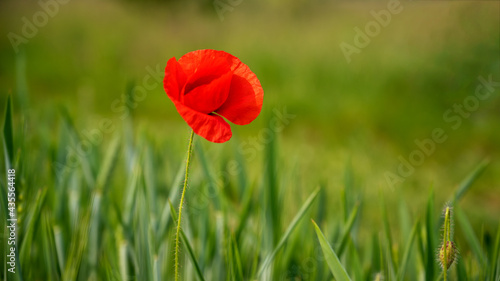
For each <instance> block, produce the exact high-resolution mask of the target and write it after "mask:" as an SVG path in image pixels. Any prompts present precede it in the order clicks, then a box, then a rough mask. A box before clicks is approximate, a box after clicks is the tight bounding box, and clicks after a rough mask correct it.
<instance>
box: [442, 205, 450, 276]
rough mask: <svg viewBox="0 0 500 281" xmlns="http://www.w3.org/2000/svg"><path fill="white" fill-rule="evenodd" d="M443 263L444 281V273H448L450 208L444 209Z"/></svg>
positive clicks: (444, 274)
mask: <svg viewBox="0 0 500 281" xmlns="http://www.w3.org/2000/svg"><path fill="white" fill-rule="evenodd" d="M443 236H444V244H443V245H444V250H443V256H444V262H443V276H444V281H446V273H447V272H448V251H447V249H448V241H449V240H450V207H446V213H445V215H444V235H443Z"/></svg>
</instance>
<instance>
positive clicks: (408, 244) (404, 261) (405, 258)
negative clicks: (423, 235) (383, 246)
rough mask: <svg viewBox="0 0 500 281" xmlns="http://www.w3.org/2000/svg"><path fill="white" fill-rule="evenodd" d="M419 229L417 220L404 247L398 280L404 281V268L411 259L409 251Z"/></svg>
mask: <svg viewBox="0 0 500 281" xmlns="http://www.w3.org/2000/svg"><path fill="white" fill-rule="evenodd" d="M419 229H420V223H419V221H418V220H417V221H416V222H415V224H414V225H413V228H412V230H411V234H410V238H409V239H408V241H407V242H406V245H405V250H404V254H403V259H402V261H401V266H400V267H399V274H398V277H399V278H398V280H404V279H405V273H406V267H407V265H408V260H409V259H410V257H411V250H412V246H413V240H415V236H416V235H417V231H418V230H419Z"/></svg>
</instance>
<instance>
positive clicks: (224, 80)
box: [163, 50, 264, 143]
mask: <svg viewBox="0 0 500 281" xmlns="http://www.w3.org/2000/svg"><path fill="white" fill-rule="evenodd" d="M163 86H164V88H165V92H166V93H167V95H168V97H169V98H170V99H171V100H172V102H173V103H174V105H175V107H176V108H177V111H178V112H179V114H180V115H181V116H182V118H183V119H184V120H185V121H186V122H187V123H188V125H189V127H191V128H192V129H193V130H194V132H195V133H196V134H198V135H200V136H202V137H204V138H205V139H207V140H209V141H211V142H219V143H221V142H226V141H228V140H229V139H230V138H231V136H232V135H233V133H232V132H231V127H230V126H229V124H228V123H227V122H226V120H224V118H226V119H227V120H229V121H231V122H232V123H234V124H237V125H246V124H249V123H250V122H252V121H253V120H254V119H255V118H257V116H258V115H259V113H260V110H261V109H262V102H263V100H264V90H263V89H262V86H261V85H260V82H259V79H257V76H256V75H255V74H254V73H253V72H252V71H251V70H250V68H248V66H246V65H245V64H244V63H242V62H241V61H240V60H239V59H238V58H237V57H235V56H233V55H231V54H229V53H226V52H224V51H216V50H198V51H193V52H190V53H187V54H185V55H184V56H182V57H181V58H180V59H179V61H176V59H175V58H171V59H170V60H168V62H167V67H166V68H165V78H164V79H163ZM222 117H224V118H222Z"/></svg>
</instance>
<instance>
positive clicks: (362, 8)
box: [0, 0, 500, 230]
mask: <svg viewBox="0 0 500 281" xmlns="http://www.w3.org/2000/svg"><path fill="white" fill-rule="evenodd" d="M221 2H222V3H225V4H224V5H229V6H224V7H226V8H228V10H224V11H221V10H219V12H218V11H217V8H216V7H215V6H214V2H211V1H199V2H198V1H167V2H165V3H164V2H160V1H144V2H142V1H105V0H101V1H97V0H91V1H71V0H70V1H68V3H66V4H61V5H60V6H58V11H57V12H56V13H55V15H54V16H53V17H49V19H48V21H47V24H45V25H43V26H39V27H37V29H38V30H37V31H36V32H35V33H36V34H35V35H34V36H33V38H29V39H27V42H25V43H22V44H20V46H19V48H20V51H19V52H17V53H16V52H15V51H14V48H13V46H12V44H11V43H10V42H9V37H8V34H9V33H10V32H13V33H15V34H18V35H22V33H23V32H22V28H23V25H24V24H25V23H24V22H23V17H26V18H27V19H28V20H29V21H32V18H33V15H34V14H35V13H37V12H38V11H40V10H41V7H40V6H39V4H37V2H36V1H2V2H0V34H2V36H3V37H2V40H1V41H0V60H1V65H0V93H1V99H0V106H1V108H4V106H5V102H6V100H7V95H8V94H9V93H11V94H13V98H14V107H15V109H14V113H15V115H14V116H15V119H16V120H18V121H17V122H18V123H17V124H18V125H19V124H22V123H21V121H20V119H21V117H20V114H19V112H21V111H23V110H24V112H26V114H27V115H28V116H29V123H27V126H26V127H25V128H21V127H20V126H17V127H15V130H16V131H17V133H19V132H20V131H21V130H25V131H26V132H27V136H28V138H30V143H32V146H30V147H28V148H26V149H27V150H28V151H33V153H35V152H36V150H38V149H44V148H43V146H40V147H37V146H36V144H37V143H40V142H43V141H42V140H43V139H44V138H48V139H53V140H55V139H57V138H58V132H59V131H58V128H59V126H58V124H59V123H60V116H61V108H66V109H67V110H68V112H69V115H70V116H71V117H72V118H73V119H74V121H75V126H76V128H77V130H78V131H79V132H80V133H82V134H83V132H84V131H92V130H94V129H96V128H99V122H100V121H102V120H103V118H109V119H111V120H112V122H113V124H114V125H116V126H117V128H121V127H122V126H123V120H122V119H121V118H120V117H121V116H122V115H123V114H124V111H123V110H122V109H121V108H120V106H121V105H123V104H124V103H123V102H124V101H123V97H124V94H125V93H126V91H127V85H143V83H144V82H143V79H144V78H145V77H147V76H148V75H150V73H151V71H152V72H154V73H158V74H157V75H156V76H155V77H156V78H158V79H159V80H157V81H156V80H155V79H152V80H151V81H152V83H153V84H154V88H153V89H151V90H148V91H147V95H146V96H145V98H144V99H143V100H141V101H138V102H136V103H133V104H134V105H133V106H132V107H134V108H133V123H134V126H135V127H136V128H137V132H140V133H141V134H145V135H148V136H151V137H152V138H153V139H156V140H157V147H155V149H157V148H158V147H161V146H162V145H169V146H171V148H168V150H169V151H172V153H173V154H175V155H176V156H175V158H174V159H173V160H172V161H181V159H182V155H183V151H184V149H185V146H186V144H187V138H188V133H189V131H188V127H187V125H186V124H185V123H184V121H183V120H182V119H181V117H180V116H179V115H178V114H177V112H176V110H175V108H174V106H173V104H172V103H171V102H170V100H169V99H168V98H167V96H166V95H165V93H164V90H163V87H162V84H161V79H162V73H161V71H162V69H163V68H164V66H165V64H166V62H167V60H168V59H169V58H171V57H176V58H179V57H181V56H182V55H183V54H185V53H187V52H189V51H193V50H196V49H205V48H210V49H218V50H224V51H227V52H229V53H231V54H233V55H235V56H237V57H239V58H240V59H241V60H242V61H243V62H244V63H245V64H247V65H248V66H249V67H250V68H251V69H252V70H253V71H254V72H255V73H256V74H257V76H258V77H259V79H260V81H261V83H262V86H263V88H264V92H265V99H264V108H263V112H262V114H261V116H259V118H258V119H257V120H256V121H255V122H253V123H252V124H250V125H248V126H244V127H239V126H236V125H232V129H233V132H234V133H235V137H234V139H233V140H231V141H230V142H228V143H226V144H222V145H218V144H210V143H208V142H206V141H205V140H202V139H201V138H199V137H198V138H197V141H199V142H201V143H202V145H203V146H204V147H205V148H206V149H207V152H206V154H207V157H208V158H209V159H213V160H214V161H218V159H219V155H221V154H222V155H232V153H233V151H234V148H235V147H236V148H237V147H238V146H239V145H240V144H242V143H251V142H252V140H255V139H259V136H260V137H262V134H263V133H262V132H263V130H265V128H268V127H269V123H268V120H269V119H271V118H273V116H274V115H275V113H273V112H275V111H274V110H276V109H277V110H279V111H282V110H286V112H288V113H289V114H292V115H294V116H295V117H294V118H293V119H291V121H290V123H289V124H287V125H286V126H285V127H284V129H283V131H281V132H279V134H278V141H277V143H278V146H277V147H278V155H279V160H278V163H279V165H278V167H279V169H280V170H281V171H283V170H288V171H292V170H293V171H296V172H297V173H298V175H299V176H300V178H301V182H302V185H305V186H310V187H311V189H312V188H313V187H315V186H317V185H318V184H320V183H321V184H324V185H326V186H328V190H330V191H331V196H336V194H337V192H336V190H339V189H340V188H342V187H343V179H344V177H345V173H346V167H348V166H350V167H352V171H353V173H354V175H355V177H354V178H355V184H354V185H355V186H356V187H357V188H358V189H359V190H361V191H362V194H363V196H364V197H365V198H370V200H369V201H368V204H373V205H376V204H377V202H375V201H377V199H375V198H379V197H378V196H379V195H382V196H383V197H386V198H387V200H386V201H387V202H388V203H389V204H395V203H397V202H396V200H404V202H406V203H407V204H408V206H410V208H413V209H412V210H413V211H415V212H418V209H417V206H422V204H423V202H425V201H426V200H427V195H428V190H429V189H430V187H431V186H433V187H434V189H435V192H436V202H437V204H439V205H442V204H444V202H446V201H447V200H448V199H449V198H451V195H452V192H453V190H455V188H456V185H457V184H458V183H459V182H460V181H461V180H462V179H463V178H464V176H465V175H466V174H467V173H468V172H470V171H471V170H472V169H473V168H474V167H475V166H476V165H477V164H478V163H479V162H481V161H482V160H483V159H486V158H487V159H490V160H491V164H490V166H489V167H488V168H487V170H486V171H485V173H484V174H483V175H482V176H481V178H480V179H479V180H478V181H477V182H476V183H475V186H474V188H473V189H472V190H471V192H470V194H468V196H467V197H466V198H464V201H463V205H462V206H463V207H464V209H467V210H468V212H469V214H470V218H471V221H472V223H473V224H474V225H476V226H478V225H486V226H487V228H488V229H492V230H493V229H495V228H496V224H497V223H498V215H499V214H500V162H499V157H500V146H499V144H500V130H499V124H500V123H499V121H500V86H496V88H495V90H494V92H493V93H492V94H491V96H490V97H489V98H488V99H486V100H484V101H480V103H479V105H478V108H477V110H475V111H474V112H471V114H470V117H468V118H462V123H461V125H460V126H459V127H458V129H456V130H453V129H452V128H451V124H452V123H449V122H448V123H447V122H446V121H445V120H444V119H443V114H444V113H445V112H446V111H447V110H449V109H453V105H454V104H458V103H462V102H463V101H464V99H465V98H467V97H468V96H471V95H473V94H474V92H475V89H476V87H477V85H478V83H479V81H478V77H479V76H482V77H485V78H486V79H488V77H489V76H491V77H492V80H493V81H497V82H500V56H499V54H500V16H499V15H500V2H498V1H471V2H468V1H465V2H464V1H456V2H455V1H402V2H400V5H401V6H402V7H403V10H402V11H401V12H400V13H399V14H392V16H391V21H390V23H389V24H388V25H387V26H386V27H381V29H380V32H379V34H377V35H376V36H374V37H372V38H370V43H369V44H368V45H367V46H366V47H364V48H361V51H360V53H355V54H353V55H352V56H351V59H352V61H351V62H350V63H348V62H347V60H346V58H345V56H344V54H343V53H342V50H341V48H340V44H341V43H342V42H346V43H348V44H351V45H353V44H354V37H355V35H356V31H355V28H356V27H359V28H361V29H363V30H364V28H365V26H366V24H367V23H369V22H370V21H373V20H374V17H373V15H372V14H371V13H370V11H376V12H377V11H380V10H382V9H387V2H386V1H354V2H348V1H321V0H317V1H301V0H296V1H249V0H247V1H232V2H231V1H228V2H225V1H221ZM157 69H159V70H160V72H158V71H157ZM24 85H26V86H24ZM435 128H442V129H443V130H444V131H445V132H446V134H447V136H448V138H447V140H446V141H445V142H444V143H442V144H436V148H435V152H434V153H432V154H431V155H430V156H428V157H426V158H425V161H424V163H423V164H422V165H420V166H418V167H415V172H414V173H413V174H412V175H410V176H408V177H407V178H406V179H405V181H404V182H402V183H398V184H396V185H394V186H393V187H390V186H389V185H388V184H387V181H386V177H385V175H386V172H392V173H396V172H397V167H398V165H399V164H400V160H399V159H398V157H399V156H400V155H401V156H403V157H404V158H406V159H408V156H409V155H410V153H411V152H412V151H414V150H416V149H417V148H418V147H417V145H416V144H415V140H416V139H418V140H422V139H425V138H430V137H431V134H432V131H433V130H434V129H435ZM32 131H33V132H39V133H32V134H30V132H32ZM117 131H118V130H117ZM112 135H113V134H111V133H110V134H106V133H104V134H103V137H104V139H103V142H102V144H103V145H104V144H105V143H108V142H109V141H110V140H111V138H112ZM252 148H255V149H256V150H255V151H257V152H258V153H257V155H258V159H253V158H252V159H246V160H247V164H248V167H249V170H250V171H251V172H252V173H253V174H252V176H251V178H253V179H254V180H255V181H258V178H259V173H260V171H261V168H260V167H259V165H260V164H261V162H262V161H261V160H260V158H262V155H263V154H264V153H265V151H264V150H259V149H258V146H253V147H252ZM163 149H165V148H163ZM155 151H163V150H161V149H158V150H155ZM169 156H170V155H156V157H166V158H168V157H169ZM228 157H231V156H228ZM195 162H196V161H195ZM42 171H44V172H49V171H50V168H44V169H43V170H42ZM155 172H158V173H161V172H160V171H155ZM39 178H40V179H41V180H42V181H43V180H44V179H45V176H43V175H39ZM40 185H43V182H40ZM290 189H291V192H293V190H292V187H291V188H290ZM333 200H334V201H335V199H333ZM331 208H332V210H331V211H332V212H335V206H331ZM373 219H374V220H377V219H378V218H377V217H376V216H374V218H373ZM368 223H370V222H368Z"/></svg>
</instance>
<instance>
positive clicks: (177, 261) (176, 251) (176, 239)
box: [175, 131, 194, 281]
mask: <svg viewBox="0 0 500 281" xmlns="http://www.w3.org/2000/svg"><path fill="white" fill-rule="evenodd" d="M193 136H194V131H191V136H190V137H189V146H188V154H187V160H186V174H185V176H184V186H183V188H182V195H181V202H180V203H179V218H178V219H177V231H176V233H175V281H178V280H179V245H180V241H179V239H180V233H181V218H182V205H183V204H184V195H185V194H186V187H187V182H188V175H189V162H191V153H192V151H193Z"/></svg>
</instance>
